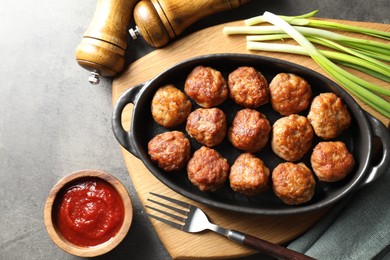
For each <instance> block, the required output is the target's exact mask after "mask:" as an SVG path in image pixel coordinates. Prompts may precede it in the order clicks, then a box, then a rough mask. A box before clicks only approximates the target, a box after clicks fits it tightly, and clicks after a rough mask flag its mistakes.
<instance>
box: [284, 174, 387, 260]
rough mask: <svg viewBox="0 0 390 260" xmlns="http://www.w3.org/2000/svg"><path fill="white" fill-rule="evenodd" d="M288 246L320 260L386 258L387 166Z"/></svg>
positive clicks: (377, 259)
mask: <svg viewBox="0 0 390 260" xmlns="http://www.w3.org/2000/svg"><path fill="white" fill-rule="evenodd" d="M288 248H290V249H293V250H296V251H299V252H303V253H305V254H307V255H309V256H312V257H314V258H316V259H320V260H322V259H324V260H327V259H329V260H338V259H340V260H348V259H353V260H367V259H374V260H379V259H390V169H389V170H387V171H386V172H385V173H384V175H383V176H381V177H380V178H379V179H378V180H376V181H375V182H374V183H371V184H369V185H367V186H364V187H362V188H360V189H359V190H358V191H357V192H356V193H355V194H353V196H352V197H351V198H347V199H344V200H343V201H341V202H340V203H338V204H336V205H335V207H334V208H332V209H331V210H330V212H329V213H327V214H326V215H325V216H324V217H323V219H321V220H320V221H319V222H318V223H317V224H316V225H314V226H313V227H312V228H311V229H310V230H309V231H308V232H306V233H305V234H304V235H302V236H301V237H299V238H297V239H296V240H294V241H293V242H292V243H291V244H289V245H288Z"/></svg>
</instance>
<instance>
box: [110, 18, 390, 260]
mask: <svg viewBox="0 0 390 260" xmlns="http://www.w3.org/2000/svg"><path fill="white" fill-rule="evenodd" d="M342 22H343V23H348V24H354V25H358V26H364V27H369V28H377V29H381V30H385V31H390V25H386V24H374V23H362V22H350V21H342ZM237 25H243V22H242V21H236V22H231V23H227V24H221V25H217V26H214V27H210V28H206V29H203V30H201V31H198V32H196V33H193V34H191V35H189V36H187V37H185V38H183V39H180V40H178V41H176V42H174V43H171V44H170V45H168V46H167V47H164V48H162V49H157V50H155V51H153V52H151V53H149V54H148V55H146V56H144V57H142V58H141V59H139V60H137V61H135V62H134V63H132V64H131V65H130V66H129V67H127V68H126V69H125V71H124V72H123V73H122V74H121V75H119V76H118V77H117V78H116V79H115V80H114V81H113V86H112V101H113V104H115V103H116V100H117V99H118V98H119V96H120V95H121V94H122V93H123V92H124V91H125V90H127V89H128V88H131V87H133V86H135V85H138V84H140V83H142V82H145V81H148V80H151V79H153V78H154V77H155V76H156V75H157V74H159V73H160V72H162V71H164V70H165V69H167V68H169V67H171V66H173V65H175V64H176V63H178V62H180V61H183V60H186V59H188V58H191V57H195V56H200V55H205V54H212V53H251V54H258V55H264V56H271V57H275V58H280V59H285V60H288V61H291V62H294V63H298V64H301V65H303V66H306V67H309V68H311V69H313V70H316V71H318V72H320V73H323V74H324V75H326V74H325V72H324V71H323V70H322V69H321V68H320V67H319V66H318V65H317V64H316V63H314V62H313V61H312V60H311V59H310V58H308V57H304V56H298V55H289V54H279V53H268V52H252V51H248V50H246V42H245V36H227V35H224V34H223V33H222V29H223V27H224V26H237ZM355 36H356V35H355ZM354 73H355V74H357V75H358V76H361V77H362V78H366V79H369V80H371V81H373V82H376V83H377V84H379V85H382V86H384V87H386V88H390V86H389V84H385V83H384V82H381V81H379V80H376V79H373V78H370V77H369V76H367V75H363V74H362V73H359V72H354ZM357 101H358V102H359V104H360V105H361V106H362V107H363V108H364V109H365V110H366V111H368V112H369V113H371V114H372V115H374V116H375V117H377V118H378V119H380V120H381V121H382V122H383V123H384V124H386V125H388V123H389V118H386V117H384V116H382V115H380V114H379V113H377V112H375V111H374V110H372V109H371V108H370V107H368V106H366V105H365V104H363V103H362V102H360V100H357ZM145 105H149V104H145ZM131 112H132V106H131V105H129V106H128V107H126V109H125V110H124V112H123V115H122V117H123V120H122V123H123V126H124V128H125V129H129V125H130V118H131ZM122 153H123V156H124V159H125V162H126V166H127V168H128V171H129V173H130V177H131V180H132V182H133V185H134V187H135V189H136V191H137V193H138V196H139V198H140V200H141V202H142V204H143V205H145V203H146V199H147V198H148V196H149V195H148V193H149V192H156V193H161V194H165V195H168V196H170V197H173V198H178V199H181V200H184V201H187V202H190V203H193V204H195V205H197V206H200V207H201V208H202V209H204V210H205V211H206V212H207V214H208V215H209V218H210V219H211V220H212V221H213V222H214V223H216V224H218V225H222V226H224V227H226V228H230V229H236V230H240V231H243V232H247V233H249V234H251V235H254V236H257V237H260V238H263V239H265V240H268V241H271V242H274V243H284V242H287V241H289V240H292V239H294V238H296V237H297V236H299V235H300V234H302V233H303V232H305V231H306V230H308V229H309V228H310V227H311V226H312V225H313V224H314V223H316V222H317V221H318V220H319V219H320V218H321V217H322V216H323V215H324V214H325V213H326V210H321V211H317V212H313V213H310V214H304V215H294V216H278V217H270V216H255V215H246V214H240V213H234V212H229V211H224V210H219V209H214V208H211V207H207V206H204V205H199V204H198V203H195V202H193V201H190V200H189V199H187V198H184V197H182V196H181V195H179V194H177V193H175V192H173V191H172V190H170V189H169V188H167V187H166V186H165V185H163V184H162V183H161V182H159V181H158V180H157V179H156V178H155V177H154V176H153V175H152V174H151V173H150V172H149V171H148V170H147V169H146V167H145V166H144V165H143V163H142V162H141V161H140V160H139V159H137V158H136V157H134V156H133V155H131V154H130V153H129V152H127V151H126V150H124V149H123V148H122ZM151 222H152V224H153V226H154V228H155V230H156V232H157V234H158V235H159V237H160V239H161V241H162V243H163V244H164V245H165V247H166V248H167V250H168V252H169V253H170V255H171V256H172V257H173V258H174V259H183V258H184V259H189V258H211V259H212V258H228V257H229V258H232V257H240V256H245V255H250V254H253V253H255V251H253V250H250V249H248V248H246V247H243V246H241V245H237V244H235V243H233V242H230V241H229V240H227V239H226V238H224V237H221V236H219V235H216V234H214V233H212V232H203V233H198V234H187V233H184V232H182V231H178V230H175V229H173V228H171V227H169V226H167V225H165V224H162V223H160V222H157V221H154V220H151Z"/></svg>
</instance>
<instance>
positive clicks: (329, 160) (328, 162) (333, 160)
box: [310, 141, 355, 182]
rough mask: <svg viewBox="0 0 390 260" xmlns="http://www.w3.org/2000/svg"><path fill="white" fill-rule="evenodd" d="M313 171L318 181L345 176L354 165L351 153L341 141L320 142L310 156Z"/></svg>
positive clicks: (328, 180)
mask: <svg viewBox="0 0 390 260" xmlns="http://www.w3.org/2000/svg"><path fill="white" fill-rule="evenodd" d="M310 162H311V166H312V168H313V171H314V173H315V174H316V175H317V177H318V179H319V180H320V181H325V182H335V181H339V180H341V179H343V178H345V176H347V175H348V174H349V173H350V172H351V171H352V169H353V167H354V165H355V160H354V158H353V156H352V154H351V153H350V152H349V151H348V149H347V147H346V145H345V144H344V143H343V142H340V141H336V142H320V143H318V144H317V145H316V146H315V147H314V149H313V153H312V155H311V158H310Z"/></svg>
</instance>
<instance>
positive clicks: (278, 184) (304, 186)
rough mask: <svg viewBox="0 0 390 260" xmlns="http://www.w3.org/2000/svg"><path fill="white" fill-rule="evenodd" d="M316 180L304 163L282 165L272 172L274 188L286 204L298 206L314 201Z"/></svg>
mask: <svg viewBox="0 0 390 260" xmlns="http://www.w3.org/2000/svg"><path fill="white" fill-rule="evenodd" d="M315 185H316V183H315V180H314V177H313V174H312V173H311V171H310V169H309V168H307V166H306V165H305V164H304V163H298V164H294V163H292V162H285V163H281V164H279V165H278V166H276V167H275V169H274V170H273V171H272V188H273V190H274V192H275V194H276V196H278V197H279V198H280V199H281V200H282V201H283V202H284V203H286V204H288V205H297V204H301V203H305V202H308V201H310V200H311V199H312V197H313V195H314V189H315Z"/></svg>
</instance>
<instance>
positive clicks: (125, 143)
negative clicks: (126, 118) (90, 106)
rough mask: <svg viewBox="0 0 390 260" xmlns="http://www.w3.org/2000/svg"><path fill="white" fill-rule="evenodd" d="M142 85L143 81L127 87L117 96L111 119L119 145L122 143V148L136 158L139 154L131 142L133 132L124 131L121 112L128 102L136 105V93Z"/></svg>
mask: <svg viewBox="0 0 390 260" xmlns="http://www.w3.org/2000/svg"><path fill="white" fill-rule="evenodd" d="M144 85H145V83H141V84H139V85H137V86H134V87H132V88H130V89H128V90H127V91H126V92H125V93H123V94H122V95H121V96H120V97H119V99H118V100H117V102H116V105H115V107H114V111H113V114H112V119H111V123H112V131H113V132H114V135H115V138H116V140H118V142H119V143H120V145H122V147H123V148H125V149H126V150H127V151H129V152H130V153H132V154H133V155H134V156H135V157H137V158H139V157H140V156H139V155H138V152H137V150H136V145H135V144H134V142H133V140H134V138H133V137H132V136H133V133H132V132H131V130H129V131H126V130H125V129H124V128H123V125H122V113H123V110H124V109H125V107H126V106H127V105H128V104H133V105H136V102H137V101H136V100H137V95H138V93H139V92H140V90H141V89H142V87H143V86H144Z"/></svg>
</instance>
